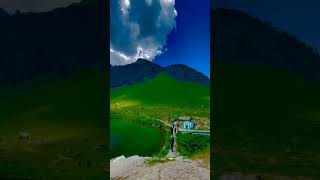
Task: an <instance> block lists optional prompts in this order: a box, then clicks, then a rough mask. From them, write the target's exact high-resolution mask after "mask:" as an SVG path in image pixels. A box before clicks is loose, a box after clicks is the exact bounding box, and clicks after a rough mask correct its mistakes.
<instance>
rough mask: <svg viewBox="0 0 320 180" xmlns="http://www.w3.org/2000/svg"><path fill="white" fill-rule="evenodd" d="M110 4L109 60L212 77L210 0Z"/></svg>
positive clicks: (118, 1) (114, 1) (131, 0)
mask: <svg viewBox="0 0 320 180" xmlns="http://www.w3.org/2000/svg"><path fill="white" fill-rule="evenodd" d="M200 2H201V3H199V1H193V0H140V1H134V0H111V2H110V8H111V9H110V15H111V16H110V18H111V19H110V23H111V24H110V59H111V62H110V63H111V64H112V65H125V64H129V63H132V62H134V61H136V60H137V59H138V58H144V59H147V60H150V61H153V62H155V63H157V64H160V65H162V66H167V65H170V64H185V65H187V66H190V67H192V68H194V69H196V70H198V71H200V72H202V73H204V74H205V75H207V76H209V74H210V0H202V1H200Z"/></svg>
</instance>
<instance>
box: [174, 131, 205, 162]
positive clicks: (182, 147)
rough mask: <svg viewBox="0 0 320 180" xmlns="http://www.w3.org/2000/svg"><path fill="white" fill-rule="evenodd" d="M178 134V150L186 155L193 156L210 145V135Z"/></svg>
mask: <svg viewBox="0 0 320 180" xmlns="http://www.w3.org/2000/svg"><path fill="white" fill-rule="evenodd" d="M176 136H177V144H178V147H177V150H178V151H179V152H180V153H181V155H183V156H186V157H191V156H193V155H195V154H197V153H199V152H201V151H204V150H205V149H207V148H208V147H209V146H210V136H207V135H199V134H191V133H178V134H177V135H176Z"/></svg>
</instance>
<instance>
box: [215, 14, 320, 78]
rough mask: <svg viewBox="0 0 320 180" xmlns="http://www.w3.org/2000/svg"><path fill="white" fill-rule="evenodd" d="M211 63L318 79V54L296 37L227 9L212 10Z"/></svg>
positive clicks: (319, 63)
mask: <svg viewBox="0 0 320 180" xmlns="http://www.w3.org/2000/svg"><path fill="white" fill-rule="evenodd" d="M212 17H213V18H212V23H213V27H214V28H212V29H211V34H212V36H211V41H212V43H213V45H212V50H211V52H214V53H213V63H228V64H257V65H263V66H265V67H273V68H274V67H275V68H280V69H284V70H286V71H288V72H291V73H294V74H297V75H299V76H301V77H303V78H305V79H307V80H311V81H314V82H317V83H320V56H319V54H318V53H317V52H316V50H315V49H313V48H312V47H310V46H308V45H306V44H305V43H303V42H301V41H299V40H298V39H297V38H296V37H294V36H292V35H290V34H288V33H286V32H282V31H280V30H278V29H276V28H274V27H273V26H272V25H271V24H269V23H265V22H263V21H261V20H259V19H257V18H255V17H251V16H249V15H247V14H245V13H243V12H241V11H238V10H231V9H215V10H213V11H212Z"/></svg>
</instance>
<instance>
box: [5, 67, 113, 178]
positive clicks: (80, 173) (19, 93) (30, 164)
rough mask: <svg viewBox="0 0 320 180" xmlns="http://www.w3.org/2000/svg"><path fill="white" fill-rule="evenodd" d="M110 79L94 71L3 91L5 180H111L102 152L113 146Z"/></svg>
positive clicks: (31, 83)
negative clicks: (110, 142) (109, 128)
mask: <svg viewBox="0 0 320 180" xmlns="http://www.w3.org/2000/svg"><path fill="white" fill-rule="evenodd" d="M104 77H105V76H104V75H103V74H102V73H101V72H95V71H93V70H92V71H88V72H85V73H80V74H77V75H74V76H72V77H69V78H65V79H63V80H50V81H46V80H39V82H29V83H27V84H25V85H17V86H12V87H1V88H0V99H1V101H0V108H1V113H0V131H1V134H0V138H1V140H0V158H1V159H0V177H12V178H14V177H18V178H26V177H32V178H40V177H42V178H44V179H79V178H84V177H87V178H98V179H99V177H100V179H102V178H103V177H105V173H104V169H105V167H106V159H107V154H106V149H105V148H101V149H96V147H98V146H99V145H100V146H101V147H105V146H106V143H107V142H106V137H107V136H106V124H107V123H106V122H107V121H106V113H105V112H106V110H105V107H106V105H107V93H106V90H107V89H106V85H105V78H104ZM19 132H26V133H28V134H29V136H30V140H29V141H24V140H18V136H19ZM35 159H37V161H35ZM0 179H1V178H0Z"/></svg>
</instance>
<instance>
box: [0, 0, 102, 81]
mask: <svg viewBox="0 0 320 180" xmlns="http://www.w3.org/2000/svg"><path fill="white" fill-rule="evenodd" d="M103 2H104V1H102V0H84V1H82V2H81V3H74V4H72V5H70V6H68V7H65V8H58V9H55V10H52V11H50V12H45V13H16V14H13V15H9V14H7V13H5V12H4V11H3V10H0V27H1V28H0V39H1V41H0V59H1V61H0V85H3V84H14V83H19V82H24V81H28V80H33V79H35V78H39V77H42V76H47V75H50V76H55V77H56V76H58V77H59V76H65V75H68V74H72V73H74V72H77V71H80V70H82V69H84V68H88V67H103V68H105V67H106V66H107V64H106V62H107V56H106V54H107V53H106V49H107V43H106V42H107V41H108V39H107V37H108V31H107V29H106V26H105V25H106V23H107V20H106V18H105V14H104V12H105V10H104V8H105V6H104V3H103ZM101 69H102V68H101Z"/></svg>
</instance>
